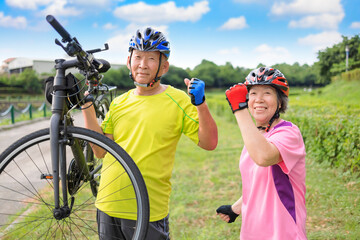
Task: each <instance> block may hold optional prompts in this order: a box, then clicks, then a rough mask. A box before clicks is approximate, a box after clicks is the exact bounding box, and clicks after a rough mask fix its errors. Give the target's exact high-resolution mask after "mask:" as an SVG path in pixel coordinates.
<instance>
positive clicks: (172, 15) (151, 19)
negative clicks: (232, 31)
mask: <svg viewBox="0 0 360 240" xmlns="http://www.w3.org/2000/svg"><path fill="white" fill-rule="evenodd" d="M209 11H210V8H209V2H208V1H201V2H196V3H194V5H192V6H188V7H186V8H185V7H177V6H176V4H175V2H173V1H169V2H167V3H163V4H160V5H149V4H147V3H144V2H138V3H134V4H129V5H125V6H121V7H118V8H116V9H115V10H114V15H115V16H116V17H118V18H121V19H124V20H127V21H130V22H136V23H147V24H153V23H162V24H165V23H169V22H175V21H180V22H186V21H192V22H196V21H198V20H199V19H200V18H201V17H202V15H203V14H206V13H207V12H209Z"/></svg>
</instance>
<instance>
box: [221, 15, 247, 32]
mask: <svg viewBox="0 0 360 240" xmlns="http://www.w3.org/2000/svg"><path fill="white" fill-rule="evenodd" d="M246 27H248V25H247V24H246V19H245V17H244V16H240V17H238V18H230V19H229V20H228V21H227V22H226V23H224V25H222V26H221V27H220V29H222V30H235V29H243V28H246Z"/></svg>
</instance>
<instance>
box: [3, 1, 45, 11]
mask: <svg viewBox="0 0 360 240" xmlns="http://www.w3.org/2000/svg"><path fill="white" fill-rule="evenodd" d="M51 2H52V0H6V4H7V5H8V6H11V7H15V8H21V9H31V10H36V9H37V8H38V7H39V6H44V5H48V4H50V3H51Z"/></svg>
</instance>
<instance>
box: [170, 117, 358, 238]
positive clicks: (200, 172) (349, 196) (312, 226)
mask: <svg viewBox="0 0 360 240" xmlns="http://www.w3.org/2000/svg"><path fill="white" fill-rule="evenodd" d="M215 120H216V122H217V125H218V130H219V144H218V148H217V149H216V150H215V151H212V152H207V151H204V150H201V149H200V148H199V147H197V146H195V145H194V144H193V143H192V142H191V141H190V140H188V139H187V138H186V137H182V138H181V140H180V143H179V146H178V150H177V155H176V161H175V167H174V173H173V178H172V183H173V192H172V195H171V202H170V231H171V236H172V239H175V240H185V239H189V240H190V239H197V240H201V239H203V240H205V239H206V240H211V239H214V240H220V239H224V240H225V239H238V238H239V232H240V227H241V220H240V219H239V218H238V219H237V221H236V222H235V223H232V224H227V223H225V222H223V221H222V220H220V219H219V218H218V217H217V216H216V213H215V210H216V208H217V207H219V206H220V205H223V204H232V203H233V202H234V201H236V200H237V199H238V198H239V197H240V194H241V178H240V172H239V170H238V164H239V157H240V152H241V149H242V138H241V134H240V131H239V129H238V127H237V126H236V124H235V123H230V122H229V121H228V120H227V119H226V118H224V117H218V116H216V117H215ZM306 185H307V194H306V199H307V213H308V217H307V234H308V239H354V240H355V239H358V238H359V236H360V228H359V227H358V226H359V224H360V194H359V192H360V180H359V179H357V178H355V177H352V176H344V175H343V173H342V171H338V170H337V169H332V168H330V167H329V166H326V165H320V164H318V163H316V162H315V161H312V160H311V159H307V179H306Z"/></svg>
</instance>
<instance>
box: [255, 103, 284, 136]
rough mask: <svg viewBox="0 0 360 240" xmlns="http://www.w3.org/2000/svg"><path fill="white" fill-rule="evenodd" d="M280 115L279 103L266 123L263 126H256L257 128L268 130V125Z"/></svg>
mask: <svg viewBox="0 0 360 240" xmlns="http://www.w3.org/2000/svg"><path fill="white" fill-rule="evenodd" d="M279 117H280V112H279V104H278V105H277V107H276V111H275V113H274V115H273V116H272V117H271V119H270V121H269V123H268V125H267V126H266V127H263V126H259V127H257V128H258V129H259V130H265V132H269V130H270V127H271V124H273V122H274V121H275V120H276V119H278V118H279Z"/></svg>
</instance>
